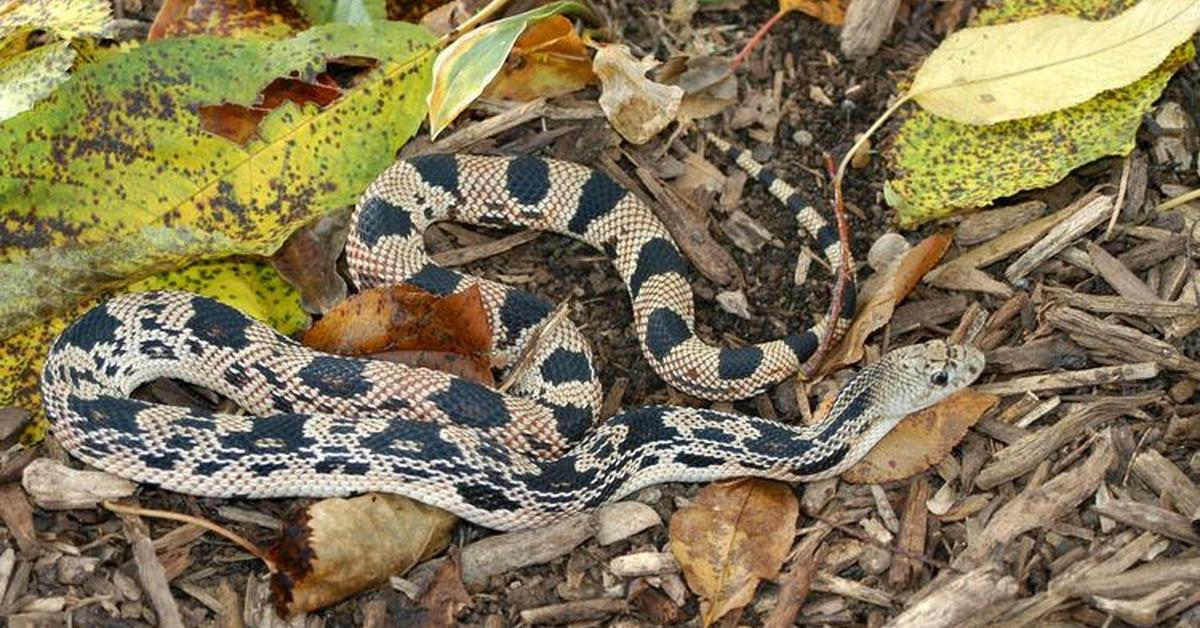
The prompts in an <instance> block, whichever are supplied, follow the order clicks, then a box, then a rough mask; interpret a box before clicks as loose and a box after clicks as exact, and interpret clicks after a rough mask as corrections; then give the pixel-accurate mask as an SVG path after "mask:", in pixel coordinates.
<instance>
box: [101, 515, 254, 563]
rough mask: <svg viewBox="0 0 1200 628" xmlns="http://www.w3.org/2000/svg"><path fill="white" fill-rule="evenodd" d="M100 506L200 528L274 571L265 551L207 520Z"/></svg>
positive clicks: (190, 516)
mask: <svg viewBox="0 0 1200 628" xmlns="http://www.w3.org/2000/svg"><path fill="white" fill-rule="evenodd" d="M100 505H102V506H104V507H105V508H107V509H109V510H111V511H113V512H119V513H122V514H126V515H138V516H139V517H151V518H153V519H169V520H171V521H178V522H180V523H190V524H192V525H196V526H200V527H201V528H204V529H205V530H208V531H209V532H212V533H213V534H217V535H220V536H223V537H225V538H226V539H228V540H230V541H232V542H233V543H234V544H235V545H237V546H238V547H240V548H242V549H244V550H246V552H247V553H249V554H250V555H251V556H253V557H255V558H257V559H259V560H261V561H263V562H264V563H266V564H267V568H268V569H270V570H271V571H276V569H275V562H274V561H272V560H271V559H270V558H269V557H268V556H267V552H266V551H265V550H263V549H262V548H261V547H259V546H257V545H255V544H254V543H251V542H250V541H249V540H248V539H246V538H245V537H242V536H241V535H239V534H237V533H235V532H232V531H230V530H227V529H225V528H223V527H221V526H219V525H217V524H215V523H213V522H211V521H209V520H207V519H201V518H200V517H193V516H192V515H185V514H183V513H178V512H171V511H169V510H154V509H151V508H142V507H140V506H126V505H124V504H118V503H117V502H114V501H110V500H107V499H106V500H104V501H102V502H100Z"/></svg>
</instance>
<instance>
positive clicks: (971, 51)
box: [911, 0, 1200, 124]
mask: <svg viewBox="0 0 1200 628" xmlns="http://www.w3.org/2000/svg"><path fill="white" fill-rule="evenodd" d="M1197 28H1200V0H1185V1H1182V2H1181V1H1180V0H1142V1H1141V2H1139V3H1137V5H1135V6H1134V7H1133V8H1131V9H1129V10H1128V11H1125V12H1124V13H1122V14H1121V15H1118V16H1117V17H1114V18H1112V19H1109V20H1104V21H1097V22H1093V21H1088V20H1083V19H1079V18H1077V17H1071V16H1066V15H1043V16H1040V17H1035V18H1032V19H1029V20H1024V21H1021V22H1013V23H1010V24H999V25H994V26H979V27H975V28H968V29H965V30H961V31H959V32H957V33H954V34H953V35H951V36H950V37H948V38H946V41H944V42H942V44H941V45H940V46H938V47H937V49H936V50H934V51H933V53H932V54H930V55H929V58H928V59H927V60H926V61H925V63H924V64H923V65H922V66H921V69H920V70H919V71H918V72H917V75H916V76H915V77H914V78H913V84H912V87H911V92H912V93H913V94H914V96H915V98H916V100H917V102H918V103H920V104H921V106H922V107H924V108H925V109H927V110H929V111H931V112H933V113H935V114H937V115H939V116H942V117H945V118H950V119H951V120H955V121H957V122H962V123H965V124H993V123H996V122H1003V121H1006V120H1016V119H1018V118H1027V117H1030V116H1036V115H1041V114H1045V113H1050V112H1052V111H1058V110H1060V109H1065V108H1067V107H1070V106H1073V105H1078V104H1080V103H1082V102H1084V101H1087V100H1089V99H1091V98H1092V97H1094V96H1096V95H1097V94H1099V93H1101V92H1103V91H1106V90H1110V89H1116V88H1118V87H1122V86H1125V85H1128V84H1130V83H1132V82H1134V81H1136V80H1137V79H1139V78H1142V77H1143V76H1145V75H1146V74H1148V73H1149V72H1150V71H1151V70H1153V69H1154V68H1156V67H1158V65H1159V64H1160V63H1162V62H1163V60H1164V59H1166V58H1167V55H1168V54H1170V52H1171V50H1172V49H1173V48H1175V46H1178V45H1179V44H1181V43H1183V42H1185V41H1187V40H1188V38H1190V37H1191V36H1192V34H1193V33H1195V32H1196V29H1197Z"/></svg>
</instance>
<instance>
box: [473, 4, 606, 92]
mask: <svg viewBox="0 0 1200 628" xmlns="http://www.w3.org/2000/svg"><path fill="white" fill-rule="evenodd" d="M595 82H596V75H595V74H593V73H592V58H591V56H589V55H588V53H587V48H586V47H584V45H583V40H582V39H580V38H579V35H578V34H577V33H576V32H575V26H574V25H573V24H571V20H568V19H567V18H565V17H563V16H561V15H552V16H550V17H548V18H546V19H544V20H542V21H540V22H537V23H535V24H533V25H531V26H530V27H529V28H527V29H526V30H525V32H524V33H522V34H521V36H520V37H519V38H518V39H517V42H516V44H515V45H514V46H513V49H512V52H510V53H509V55H508V60H507V61H505V63H504V65H503V67H502V68H501V70H500V74H499V75H498V76H497V77H496V78H495V79H493V80H492V82H491V83H490V84H489V85H488V86H487V89H485V90H484V91H483V95H484V96H486V97H488V98H496V99H502V100H518V101H528V100H533V99H535V98H553V97H554V96H561V95H563V94H569V93H571V92H574V91H577V90H580V89H583V88H584V87H586V86H587V85H590V84H592V83H595Z"/></svg>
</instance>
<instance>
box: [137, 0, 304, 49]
mask: <svg viewBox="0 0 1200 628" xmlns="http://www.w3.org/2000/svg"><path fill="white" fill-rule="evenodd" d="M308 26H309V24H308V22H307V20H305V19H304V17H303V16H302V15H300V12H299V11H297V10H296V7H295V6H294V5H292V3H291V2H288V1H287V0H166V1H165V2H163V5H162V7H161V8H160V9H159V10H158V14H157V15H155V16H154V23H153V24H151V25H150V33H149V34H148V35H147V39H150V40H155V39H166V38H168V37H186V36H188V35H217V36H221V37H229V36H233V35H236V36H239V37H259V38H263V39H282V38H284V37H288V36H290V35H293V34H295V33H298V32H300V31H302V30H304V29H306V28H308Z"/></svg>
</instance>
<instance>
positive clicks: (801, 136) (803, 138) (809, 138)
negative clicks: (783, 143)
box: [792, 129, 815, 148]
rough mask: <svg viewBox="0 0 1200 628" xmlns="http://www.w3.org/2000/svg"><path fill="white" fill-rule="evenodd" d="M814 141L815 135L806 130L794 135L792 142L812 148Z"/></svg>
mask: <svg viewBox="0 0 1200 628" xmlns="http://www.w3.org/2000/svg"><path fill="white" fill-rule="evenodd" d="M814 139H815V138H813V134H812V133H809V132H808V131H806V130H804V129H800V130H799V131H796V132H795V133H792V141H793V142H795V143H797V144H799V145H800V146H803V147H806V148H807V147H809V146H812V143H813V140H814Z"/></svg>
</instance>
